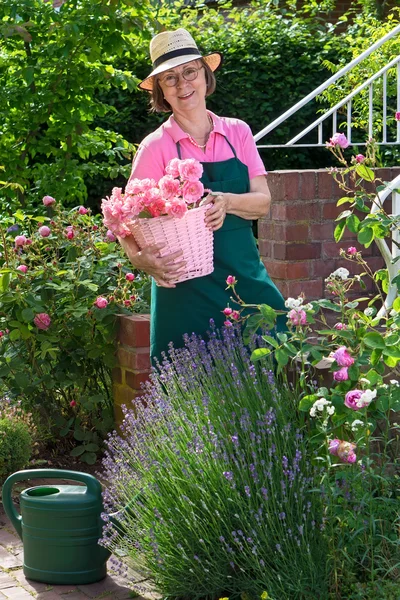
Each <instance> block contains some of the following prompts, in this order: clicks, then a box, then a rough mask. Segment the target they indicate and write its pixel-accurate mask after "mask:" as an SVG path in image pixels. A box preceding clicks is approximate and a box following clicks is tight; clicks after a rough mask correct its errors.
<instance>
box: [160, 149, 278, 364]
mask: <svg viewBox="0 0 400 600" xmlns="http://www.w3.org/2000/svg"><path fill="white" fill-rule="evenodd" d="M225 139H226V141H227V143H228V144H229V146H230V147H231V149H232V152H233V157H232V158H229V159H227V160H223V161H219V162H204V163H202V165H203V169H204V171H203V176H202V178H201V181H202V183H203V184H204V187H205V188H208V189H211V190H212V191H215V192H232V193H234V194H245V193H247V192H249V191H250V179H249V171H248V168H247V166H246V165H245V164H243V163H242V162H241V161H240V160H239V159H238V158H237V156H236V152H235V149H234V148H233V146H232V145H231V143H230V142H229V140H228V138H225ZM177 151H178V156H179V158H181V150H180V144H179V142H178V143H177ZM228 275H234V276H235V277H236V279H237V280H238V283H237V286H236V290H237V292H238V294H239V296H240V297H241V298H242V300H243V301H244V302H246V303H248V304H269V305H270V306H272V307H273V308H275V309H278V310H284V309H285V305H284V300H283V297H282V295H281V293H280V292H279V290H278V288H277V287H276V286H275V284H274V283H273V282H272V281H271V279H270V277H269V275H268V273H267V271H266V269H265V266H264V264H263V263H262V261H261V259H260V255H259V253H258V249H257V244H256V240H255V238H254V235H253V231H252V221H251V220H246V219H242V218H241V217H237V216H236V215H226V218H225V221H224V224H223V226H222V227H221V229H218V231H215V232H214V271H213V273H211V274H210V275H206V276H204V277H197V278H196V279H190V280H188V281H183V282H182V283H178V284H177V286H176V288H164V287H158V286H157V285H156V284H155V282H154V280H153V282H152V289H151V327H150V344H151V347H150V355H151V357H152V358H153V359H154V357H157V358H160V355H161V352H162V351H163V350H164V351H167V350H168V344H169V342H173V344H174V347H175V348H179V347H182V346H183V345H184V342H183V339H182V336H183V335H184V334H185V333H187V334H189V335H190V334H192V333H196V334H200V335H204V334H205V333H206V332H207V330H209V329H210V319H213V321H214V323H215V326H216V327H217V328H219V327H222V326H223V323H224V321H225V320H226V317H225V316H224V315H223V313H222V311H223V310H224V308H226V306H227V305H228V304H229V306H230V307H231V308H233V309H237V308H238V305H237V304H235V303H233V302H232V301H230V297H231V296H232V291H231V290H226V289H225V288H226V287H227V286H226V278H227V277H228ZM285 328H286V318H285V317H282V316H281V317H279V318H278V323H277V330H278V331H282V330H285Z"/></svg>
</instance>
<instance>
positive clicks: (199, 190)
mask: <svg viewBox="0 0 400 600" xmlns="http://www.w3.org/2000/svg"><path fill="white" fill-rule="evenodd" d="M203 194H204V185H203V184H202V183H201V181H186V183H184V184H183V187H182V196H183V198H184V200H185V202H187V203H188V204H192V202H197V200H200V198H201V197H202V195H203Z"/></svg>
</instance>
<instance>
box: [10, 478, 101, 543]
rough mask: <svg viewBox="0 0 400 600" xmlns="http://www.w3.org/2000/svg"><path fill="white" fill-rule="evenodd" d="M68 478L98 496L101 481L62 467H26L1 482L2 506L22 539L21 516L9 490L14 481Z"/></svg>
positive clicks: (88, 492)
mask: <svg viewBox="0 0 400 600" xmlns="http://www.w3.org/2000/svg"><path fill="white" fill-rule="evenodd" d="M40 478H42V479H70V480H72V481H80V482H82V483H84V484H85V485H86V493H87V494H93V495H96V496H98V495H99V494H101V483H100V482H99V481H98V480H97V479H96V477H93V475H89V474H88V473H80V472H79V471H64V470H62V469H27V470H25V471H17V472H16V473H13V475H10V477H8V478H7V479H6V480H5V482H4V484H3V496H2V501H3V506H4V510H5V512H6V514H7V516H8V518H9V519H10V521H11V523H12V524H13V525H14V527H15V529H16V531H17V533H18V535H19V537H20V538H21V539H22V517H21V515H20V514H19V513H18V512H17V510H16V508H15V506H14V503H13V501H12V496H11V490H12V486H13V485H14V483H16V482H17V481H23V480H25V479H40Z"/></svg>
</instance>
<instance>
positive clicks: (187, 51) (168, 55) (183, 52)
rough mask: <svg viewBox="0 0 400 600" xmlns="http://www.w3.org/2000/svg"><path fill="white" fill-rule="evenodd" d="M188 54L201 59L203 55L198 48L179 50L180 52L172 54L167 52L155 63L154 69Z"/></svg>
mask: <svg viewBox="0 0 400 600" xmlns="http://www.w3.org/2000/svg"><path fill="white" fill-rule="evenodd" d="M187 54H195V55H196V56H198V57H199V58H201V54H200V52H199V51H198V49H197V48H179V50H171V52H166V53H165V54H162V55H161V56H159V57H158V58H157V59H156V60H155V61H154V62H153V69H156V68H157V67H159V66H160V65H162V63H163V62H166V61H167V60H169V59H170V58H176V57H177V56H186V55H187Z"/></svg>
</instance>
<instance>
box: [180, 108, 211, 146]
mask: <svg viewBox="0 0 400 600" xmlns="http://www.w3.org/2000/svg"><path fill="white" fill-rule="evenodd" d="M207 117H208V122H209V123H210V127H211V129H210V131H209V132H208V134H207V141H206V143H205V144H198V143H197V142H196V140H195V139H194V138H193V137H192V136H191V135H190V133H188V132H187V131H185V130H184V129H183V127H182V125H181V124H180V123H179V121H178V119H177V118H176V117H175V116H174V119H175V121H176V122H177V123H178V125H179V127H180V128H181V129H182V131H185V133H186V135H187V136H188V138H189V142H191V143H192V144H193V146H196V148H200V149H201V150H204V149H205V147H206V146H207V143H208V139H209V137H210V134H211V132H212V130H213V129H214V121H213V120H212V117H211V115H209V114H208V113H207Z"/></svg>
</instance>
